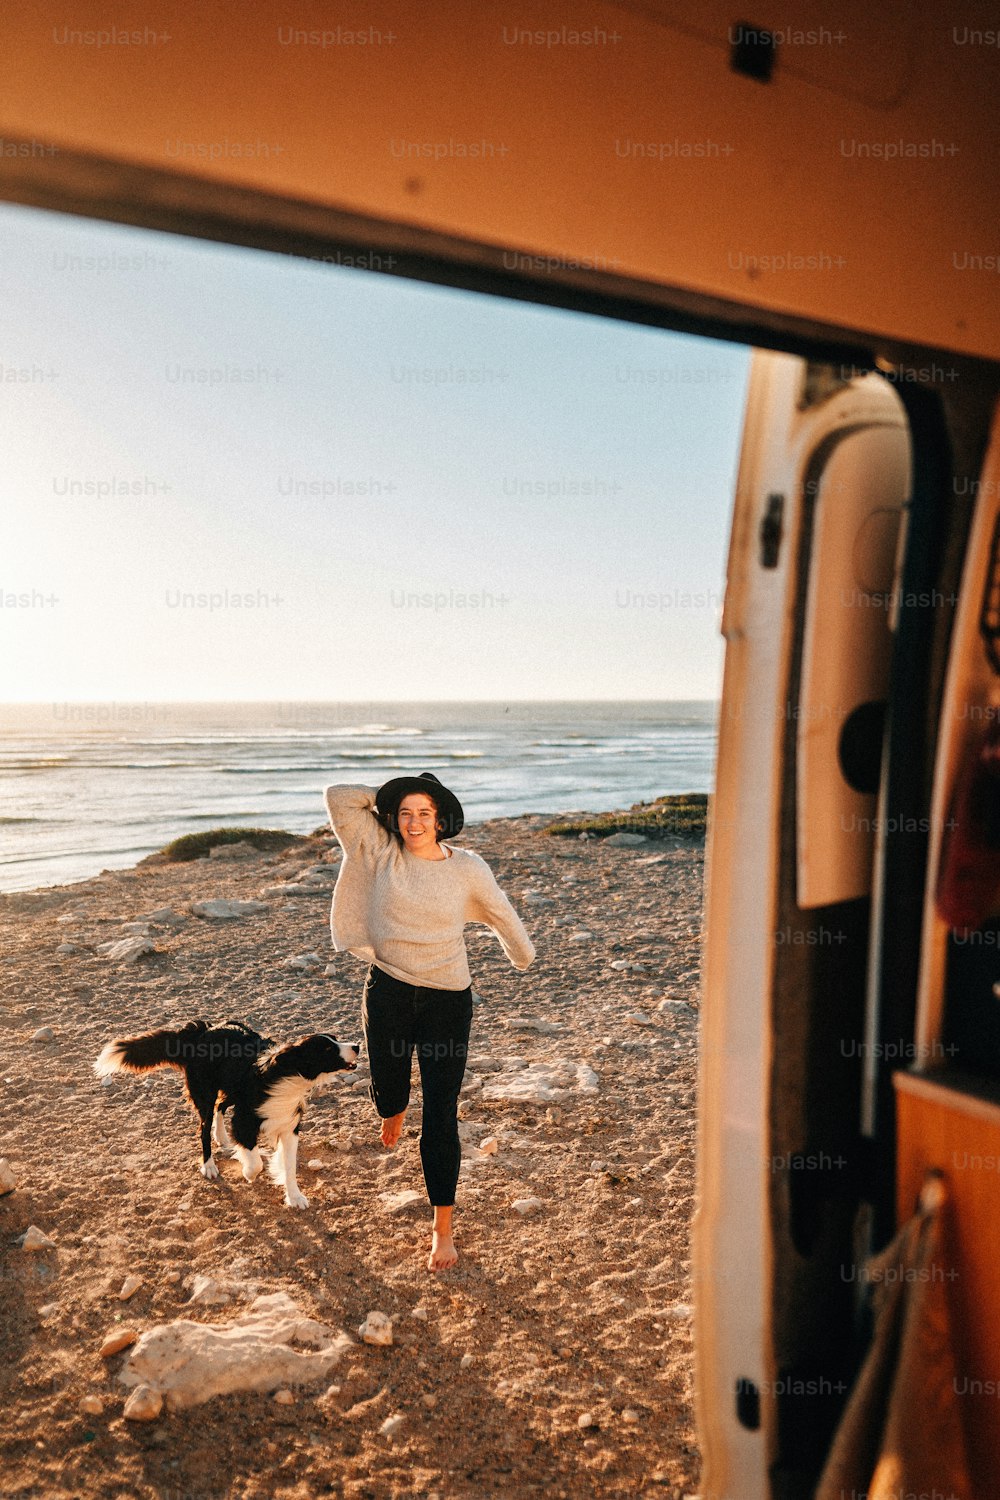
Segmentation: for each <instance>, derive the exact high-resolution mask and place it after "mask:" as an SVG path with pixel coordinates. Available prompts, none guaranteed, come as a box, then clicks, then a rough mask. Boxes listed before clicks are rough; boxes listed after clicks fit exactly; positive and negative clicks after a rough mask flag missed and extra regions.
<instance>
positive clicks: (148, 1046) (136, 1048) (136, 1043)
mask: <svg viewBox="0 0 1000 1500" xmlns="http://www.w3.org/2000/svg"><path fill="white" fill-rule="evenodd" d="M207 1030H208V1023H207V1022H206V1021H189V1022H188V1023H187V1025H186V1026H180V1027H176V1028H173V1029H171V1028H169V1027H164V1028H163V1030H162V1031H145V1032H143V1034H142V1036H126V1037H119V1038H118V1039H117V1040H116V1041H113V1042H109V1043H108V1044H107V1046H106V1047H105V1048H104V1049H103V1050H102V1052H101V1055H100V1057H99V1058H98V1059H97V1061H96V1062H95V1064H94V1072H95V1073H96V1074H97V1076H98V1078H107V1077H109V1075H110V1074H112V1073H121V1072H125V1073H148V1072H149V1071H150V1069H151V1068H183V1067H184V1064H185V1063H186V1062H188V1061H190V1059H191V1058H192V1057H194V1056H196V1052H195V1050H194V1044H195V1042H196V1039H197V1038H198V1037H199V1036H200V1035H201V1034H202V1032H205V1031H207Z"/></svg>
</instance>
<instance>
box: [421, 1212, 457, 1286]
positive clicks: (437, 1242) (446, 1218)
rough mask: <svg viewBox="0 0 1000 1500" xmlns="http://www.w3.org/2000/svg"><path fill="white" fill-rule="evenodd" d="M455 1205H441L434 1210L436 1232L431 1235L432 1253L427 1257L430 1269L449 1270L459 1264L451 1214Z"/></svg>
mask: <svg viewBox="0 0 1000 1500" xmlns="http://www.w3.org/2000/svg"><path fill="white" fill-rule="evenodd" d="M454 1208H455V1205H454V1204H453V1203H451V1204H447V1205H444V1206H441V1205H439V1206H438V1207H437V1208H435V1210H434V1232H433V1234H432V1236H431V1253H430V1255H428V1257H427V1269H428V1271H448V1270H450V1269H451V1267H452V1266H454V1265H457V1264H458V1251H457V1250H456V1249H455V1241H454V1240H453V1239H452V1237H451V1216H452V1213H453V1211H454Z"/></svg>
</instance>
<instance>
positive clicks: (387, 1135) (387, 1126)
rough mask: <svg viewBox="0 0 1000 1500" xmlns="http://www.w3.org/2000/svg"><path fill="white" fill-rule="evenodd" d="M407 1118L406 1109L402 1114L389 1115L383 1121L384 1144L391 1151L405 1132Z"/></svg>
mask: <svg viewBox="0 0 1000 1500" xmlns="http://www.w3.org/2000/svg"><path fill="white" fill-rule="evenodd" d="M405 1118H406V1110H405V1109H404V1110H403V1112H402V1114H399V1115H389V1116H387V1118H386V1119H384V1120H383V1121H382V1144H383V1146H387V1147H388V1148H389V1150H390V1151H391V1150H392V1148H393V1146H395V1145H396V1143H397V1141H398V1140H399V1137H400V1136H401V1135H402V1134H403V1121H404V1119H405Z"/></svg>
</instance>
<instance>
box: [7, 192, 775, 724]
mask: <svg viewBox="0 0 1000 1500" xmlns="http://www.w3.org/2000/svg"><path fill="white" fill-rule="evenodd" d="M0 246H2V257H0V267H2V274H3V290H4V298H3V300H4V317H3V325H2V332H0V375H2V377H3V400H2V402H0V407H2V410H0V443H2V451H3V462H2V466H0V487H2V490H0V557H2V567H0V605H2V607H0V701H6V702H11V701H37V702H45V701H48V700H50V699H51V700H60V701H72V700H85V701H86V700H105V701H123V702H124V701H133V700H139V701H142V700H146V701H155V700H171V699H173V700H185V701H191V700H198V699H208V700H210V699H238V700H255V699H260V700H265V699H267V700H285V701H288V700H303V699H319V700H355V701H376V700H400V699H405V700H415V699H430V700H443V699H459V700H462V699H532V698H534V699H552V698H566V699H582V698H604V699H608V698H612V699H614V698H623V699H629V698H633V699H634V698H668V699H669V698H676V699H692V698H713V697H715V696H717V694H718V691H719V684H720V673H721V660H722V652H721V641H720V638H719V634H718V625H719V615H720V609H721V593H722V581H723V570H724V562H725V547H726V542H727V537H728V529H729V520H730V513H731V509H732V492H733V484H734V477H735V471H736V461H737V452H738V446H739V437H740V425H741V421H742V410H743V402H744V397H745V386H746V371H747V364H748V359H749V353H748V351H747V350H745V349H742V348H739V347H737V346H734V345H731V344H724V343H718V342H714V341H711V340H707V339H694V338H687V337H681V336H679V335H674V334H664V333H661V332H659V331H656V330H650V329H645V328H639V327H634V326H630V325H628V324H623V323H614V322H611V321H608V320H604V319H599V318H594V317H583V316H581V315H579V314H573V313H566V312H562V311H557V310H552V309H549V308H539V307H532V306H529V305H527V304H523V303H517V302H511V301H505V300H501V299H496V298H486V297H482V296H476V295H474V294H472V293H466V292H457V291H452V290H450V289H445V288H440V287H430V286H423V285H421V284H420V283H417V282H412V281H404V280H401V279H397V278H393V277H391V276H380V275H376V274H373V273H367V272H358V271H353V270H346V269H343V268H340V267H328V266H317V265H315V264H310V263H303V262H301V261H296V260H293V259H291V258H289V257H285V256H276V255H267V254H263V253H258V252H254V251H247V250H239V249H234V248H230V247H225V246H218V245H210V244H203V243H201V242H199V241H196V240H185V239H180V238H177V237H173V236H169V235H163V234H153V233H149V232H147V231H143V230H133V229H127V228H122V227H119V226H109V225H102V224H97V223H92V222H89V221H85V220H81V219H71V218H62V217H60V216H57V215H53V214H46V213H41V212H38V211H35V210H30V209H19V208H11V207H0ZM112 488H113V489H116V490H118V491H119V492H118V493H112V492H111V489H112ZM237 600H238V601H239V603H237V602H236V601H237Z"/></svg>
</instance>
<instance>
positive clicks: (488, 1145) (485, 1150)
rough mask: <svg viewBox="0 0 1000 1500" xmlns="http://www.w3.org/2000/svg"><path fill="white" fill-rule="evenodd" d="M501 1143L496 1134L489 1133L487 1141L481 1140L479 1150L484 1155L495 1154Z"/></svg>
mask: <svg viewBox="0 0 1000 1500" xmlns="http://www.w3.org/2000/svg"><path fill="white" fill-rule="evenodd" d="M499 1145H500V1142H499V1141H498V1140H497V1138H496V1136H495V1135H488V1136H487V1137H486V1139H485V1141H480V1142H479V1150H480V1151H481V1152H482V1154H483V1155H484V1156H495V1155H496V1152H497V1148H498V1146H499Z"/></svg>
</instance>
